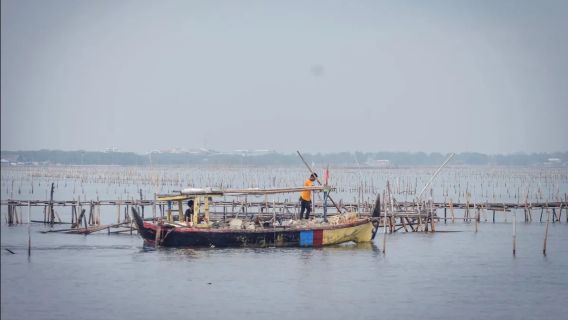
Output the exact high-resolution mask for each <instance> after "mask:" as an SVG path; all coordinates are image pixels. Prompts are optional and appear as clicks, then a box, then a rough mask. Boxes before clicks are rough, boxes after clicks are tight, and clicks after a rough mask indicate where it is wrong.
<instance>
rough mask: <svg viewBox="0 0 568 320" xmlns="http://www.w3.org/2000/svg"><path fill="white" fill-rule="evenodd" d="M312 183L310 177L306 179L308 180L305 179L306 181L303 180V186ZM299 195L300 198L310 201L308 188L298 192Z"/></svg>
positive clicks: (310, 195) (311, 184) (308, 185)
mask: <svg viewBox="0 0 568 320" xmlns="http://www.w3.org/2000/svg"><path fill="white" fill-rule="evenodd" d="M313 185H314V182H313V181H312V180H310V179H308V180H306V182H304V187H311V186H313ZM300 197H301V198H302V199H304V200H306V201H312V192H311V191H308V190H305V191H302V192H301V193H300Z"/></svg>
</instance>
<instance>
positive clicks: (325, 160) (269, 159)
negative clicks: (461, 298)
mask: <svg viewBox="0 0 568 320" xmlns="http://www.w3.org/2000/svg"><path fill="white" fill-rule="evenodd" d="M303 156H304V158H305V159H306V160H307V161H309V162H315V163H317V164H319V165H323V164H330V165H341V166H354V167H355V166H361V167H366V166H370V165H376V164H377V162H376V161H377V160H384V161H382V163H383V165H384V164H385V163H386V164H387V165H390V166H421V165H422V166H432V165H439V164H441V163H442V162H443V161H444V160H445V159H446V157H447V156H448V155H447V154H442V153H437V152H434V153H424V152H416V153H412V152H338V153H304V154H303ZM1 157H2V159H3V162H4V163H6V162H9V163H25V164H35V163H37V164H63V165H152V164H153V165H194V164H211V165H298V164H301V161H300V159H299V158H298V155H297V154H295V153H293V154H283V153H276V152H273V153H266V154H261V155H248V154H245V153H243V154H228V153H216V152H210V153H150V154H144V155H142V154H137V153H133V152H97V151H82V150H79V151H60V150H38V151H1ZM549 159H557V160H553V161H549ZM385 160H386V161H385ZM451 164H452V165H514V166H531V165H544V164H549V165H564V166H566V165H567V164H568V152H555V153H532V154H527V153H515V154H508V155H487V154H482V153H474V152H466V153H459V154H456V156H455V157H454V159H453V160H452V161H451Z"/></svg>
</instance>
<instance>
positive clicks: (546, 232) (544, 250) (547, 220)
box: [542, 209, 550, 256]
mask: <svg viewBox="0 0 568 320" xmlns="http://www.w3.org/2000/svg"><path fill="white" fill-rule="evenodd" d="M549 222H550V211H549V210H548V209H546V228H545V229H544V245H543V247H542V254H543V255H545V256H546V239H547V238H548V223H549Z"/></svg>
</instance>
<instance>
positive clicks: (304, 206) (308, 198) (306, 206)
mask: <svg viewBox="0 0 568 320" xmlns="http://www.w3.org/2000/svg"><path fill="white" fill-rule="evenodd" d="M317 176H318V175H317V173H315V172H314V173H312V174H311V175H310V178H309V179H308V180H306V182H304V187H311V186H313V185H314V181H315V180H316V178H317ZM300 205H301V207H300V219H304V211H305V212H306V219H309V218H310V212H312V192H311V191H309V190H304V191H302V192H301V193H300Z"/></svg>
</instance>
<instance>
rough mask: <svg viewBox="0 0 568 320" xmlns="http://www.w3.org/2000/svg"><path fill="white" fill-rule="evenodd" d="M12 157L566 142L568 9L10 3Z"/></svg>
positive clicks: (450, 4)
mask: <svg viewBox="0 0 568 320" xmlns="http://www.w3.org/2000/svg"><path fill="white" fill-rule="evenodd" d="M1 9H2V31H1V36H2V47H1V52H2V70H1V72H2V97H1V103H2V105H1V108H2V110H1V112H2V114H1V116H2V117H1V118H2V120H1V125H2V128H1V134H2V137H1V148H2V150H35V149H40V148H47V149H63V150H78V149H84V150H102V149H104V148H107V147H111V146H116V147H118V148H119V149H120V150H123V151H135V152H145V151H149V150H154V149H168V148H173V147H178V148H198V147H208V148H213V149H218V150H233V149H274V150H277V151H282V152H293V151H294V150H302V151H304V152H333V151H356V150H359V151H425V152H433V151H439V152H451V151H455V152H464V151H477V152H485V153H511V152H518V151H525V152H540V151H567V150H568V124H567V119H568V81H567V77H568V1H517V0H515V1H495V0H491V1H454V0H451V1H450V0H449V1H185V0H181V1H141V0H136V1H116V0H109V1H101V0H96V1H91V0H89V1H86V0H85V1H81V0H79V1H77V0H66V1H62V0H52V1H45V0H38V1H28V0H25V1H22V0H17V1H13V0H12V1H10V0H9V1H6V0H3V1H2V8H1Z"/></svg>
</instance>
